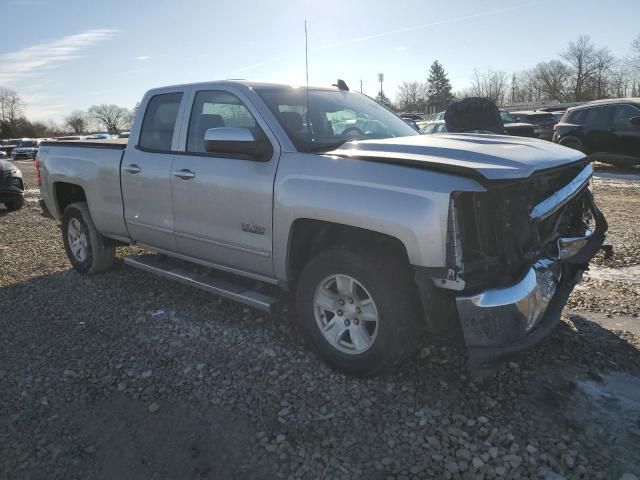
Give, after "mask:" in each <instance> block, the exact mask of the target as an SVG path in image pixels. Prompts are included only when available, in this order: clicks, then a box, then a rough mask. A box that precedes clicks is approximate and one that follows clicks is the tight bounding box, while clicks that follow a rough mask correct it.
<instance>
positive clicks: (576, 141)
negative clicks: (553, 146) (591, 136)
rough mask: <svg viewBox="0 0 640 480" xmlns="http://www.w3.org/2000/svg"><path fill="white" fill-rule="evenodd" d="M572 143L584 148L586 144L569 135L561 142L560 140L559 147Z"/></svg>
mask: <svg viewBox="0 0 640 480" xmlns="http://www.w3.org/2000/svg"><path fill="white" fill-rule="evenodd" d="M572 142H573V143H576V144H578V145H581V146H582V147H583V148H584V142H583V141H582V140H580V138H578V137H576V136H574V135H567V136H566V137H562V138H561V139H560V140H558V144H559V145H565V144H567V143H572Z"/></svg>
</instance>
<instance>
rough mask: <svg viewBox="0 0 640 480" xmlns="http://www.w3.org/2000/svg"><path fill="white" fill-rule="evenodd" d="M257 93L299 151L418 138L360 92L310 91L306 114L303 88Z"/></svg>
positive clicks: (410, 129)
mask: <svg viewBox="0 0 640 480" xmlns="http://www.w3.org/2000/svg"><path fill="white" fill-rule="evenodd" d="M256 92H257V93H258V95H260V97H261V98H262V100H263V101H264V102H265V103H266V104H267V107H269V109H270V110H271V112H273V114H274V115H275V116H276V117H277V118H278V120H279V121H280V124H281V125H282V127H283V128H284V129H285V130H286V132H287V134H288V135H289V137H290V138H291V140H292V141H293V143H294V144H295V146H296V148H298V150H300V151H304V152H315V151H323V150H325V151H326V150H331V149H333V148H337V147H339V146H340V145H342V144H343V143H345V142H348V141H351V140H367V139H372V138H391V137H406V136H410V135H419V133H418V132H417V131H416V130H415V129H413V128H411V127H410V126H409V125H407V123H405V122H404V121H403V120H402V119H401V118H399V117H397V116H396V115H395V114H394V113H392V112H391V111H389V110H387V109H386V108H385V107H383V106H382V105H380V104H379V103H376V102H375V101H374V100H372V99H370V98H369V97H367V96H365V95H361V94H359V93H349V92H343V91H331V90H309V99H308V102H309V110H310V113H309V115H307V95H306V92H307V90H306V89H302V88H300V89H297V88H278V89H264V90H262V89H260V90H256ZM307 118H308V119H309V120H307Z"/></svg>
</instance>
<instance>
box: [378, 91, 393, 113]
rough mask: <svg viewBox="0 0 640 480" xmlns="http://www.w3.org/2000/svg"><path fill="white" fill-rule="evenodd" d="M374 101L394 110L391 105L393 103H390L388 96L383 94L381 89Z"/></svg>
mask: <svg viewBox="0 0 640 480" xmlns="http://www.w3.org/2000/svg"><path fill="white" fill-rule="evenodd" d="M376 102H378V103H380V104H382V105H384V106H385V107H387V108H390V109H391V110H395V109H394V107H393V103H391V100H389V98H388V97H387V96H386V95H385V94H384V92H383V91H380V93H378V96H377V97H376Z"/></svg>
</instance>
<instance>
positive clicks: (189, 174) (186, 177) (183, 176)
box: [173, 168, 196, 180]
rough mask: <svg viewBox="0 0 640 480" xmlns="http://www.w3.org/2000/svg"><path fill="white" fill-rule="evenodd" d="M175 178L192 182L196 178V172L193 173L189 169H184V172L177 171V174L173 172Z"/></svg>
mask: <svg viewBox="0 0 640 480" xmlns="http://www.w3.org/2000/svg"><path fill="white" fill-rule="evenodd" d="M173 176H174V177H178V178H181V179H183V180H191V179H192V178H195V176H196V172H192V171H191V170H189V169H187V168H183V169H182V170H176V171H175V172H173Z"/></svg>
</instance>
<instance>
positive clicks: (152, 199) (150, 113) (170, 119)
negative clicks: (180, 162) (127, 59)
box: [120, 91, 184, 252]
mask: <svg viewBox="0 0 640 480" xmlns="http://www.w3.org/2000/svg"><path fill="white" fill-rule="evenodd" d="M183 97H184V92H183V91H162V93H156V94H154V95H153V96H151V98H150V99H149V101H148V102H147V103H146V105H147V108H146V111H145V114H144V118H143V120H142V125H141V127H140V134H139V136H138V141H137V143H136V145H134V146H131V145H129V146H128V147H127V150H126V152H125V155H124V158H123V160H122V165H121V174H120V178H121V182H122V197H123V201H124V219H125V222H126V224H127V229H128V231H129V236H130V237H131V239H133V240H134V241H135V242H137V243H140V244H143V245H148V246H151V247H156V248H159V249H164V250H169V251H172V252H173V251H175V250H176V241H175V238H174V235H173V228H174V222H173V205H172V200H171V179H172V176H171V167H172V164H173V159H174V156H175V155H174V152H173V150H174V148H173V145H175V143H176V142H177V141H178V137H179V131H178V130H179V128H178V125H180V124H181V123H180V122H179V118H180V113H181V104H182V100H183ZM134 138H135V137H134Z"/></svg>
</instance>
